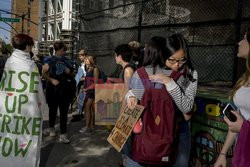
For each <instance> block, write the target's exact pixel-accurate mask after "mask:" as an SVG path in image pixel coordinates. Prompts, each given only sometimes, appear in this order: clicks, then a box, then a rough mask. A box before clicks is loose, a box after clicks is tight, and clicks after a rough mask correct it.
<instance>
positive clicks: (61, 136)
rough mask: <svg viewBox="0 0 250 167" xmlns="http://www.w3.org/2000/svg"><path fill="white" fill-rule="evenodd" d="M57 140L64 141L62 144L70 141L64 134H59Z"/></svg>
mask: <svg viewBox="0 0 250 167" xmlns="http://www.w3.org/2000/svg"><path fill="white" fill-rule="evenodd" d="M59 142H61V143H64V144H68V143H70V140H69V138H68V137H67V135H66V134H61V135H60V138H59Z"/></svg>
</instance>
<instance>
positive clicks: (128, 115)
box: [107, 105, 144, 152]
mask: <svg viewBox="0 0 250 167" xmlns="http://www.w3.org/2000/svg"><path fill="white" fill-rule="evenodd" d="M143 110H144V107H143V106H140V105H137V106H136V107H135V108H134V109H133V110H131V109H129V108H128V106H127V105H126V106H125V107H124V108H123V109H122V111H121V114H120V116H119V118H118V120H117V121H116V124H115V126H114V128H113V129H112V131H111V133H110V135H109V137H108V139H107V140H108V142H109V143H110V144H111V145H112V146H113V147H114V148H115V149H116V150H117V151H118V152H120V151H121V149H122V147H123V145H124V144H125V143H126V141H127V139H128V137H129V136H130V134H131V132H132V129H133V127H134V126H135V124H136V122H137V121H138V119H139V117H140V116H141V114H142V112H143Z"/></svg>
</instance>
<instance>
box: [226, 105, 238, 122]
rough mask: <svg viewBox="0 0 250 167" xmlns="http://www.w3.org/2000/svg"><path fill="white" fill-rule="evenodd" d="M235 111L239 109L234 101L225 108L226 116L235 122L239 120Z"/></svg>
mask: <svg viewBox="0 0 250 167" xmlns="http://www.w3.org/2000/svg"><path fill="white" fill-rule="evenodd" d="M234 111H237V107H236V106H235V105H233V104H232V103H228V104H227V105H226V107H225V108H224V109H223V114H224V115H226V117H227V118H228V119H229V120H230V121H231V122H235V121H236V120H237V117H236V116H235V115H234V114H233V113H232V112H234Z"/></svg>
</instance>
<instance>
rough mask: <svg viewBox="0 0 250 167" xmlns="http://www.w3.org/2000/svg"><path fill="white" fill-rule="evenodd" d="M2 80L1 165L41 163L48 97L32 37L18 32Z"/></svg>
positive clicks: (35, 166)
mask: <svg viewBox="0 0 250 167" xmlns="http://www.w3.org/2000/svg"><path fill="white" fill-rule="evenodd" d="M12 45H13V47H14V48H15V50H14V52H13V53H12V55H11V56H10V57H9V58H8V60H7V61H6V64H5V68H4V71H3V76H2V80H1V83H0V126H1V127H2V128H1V133H0V148H1V149H0V166H9V167H14V166H21V167H39V162H40V148H41V141H42V121H43V120H42V112H43V111H45V110H46V101H45V97H44V94H43V88H42V83H41V79H40V75H39V71H38V68H37V66H36V64H35V63H34V62H33V61H32V60H31V58H30V52H31V50H32V47H33V45H34V41H33V39H32V38H31V37H30V36H28V35H26V34H17V35H16V36H14V37H13V39H12Z"/></svg>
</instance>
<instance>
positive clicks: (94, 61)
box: [86, 55, 96, 67]
mask: <svg viewBox="0 0 250 167" xmlns="http://www.w3.org/2000/svg"><path fill="white" fill-rule="evenodd" d="M86 58H87V59H88V60H89V63H90V66H91V67H96V57H95V56H92V55H87V56H86Z"/></svg>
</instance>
